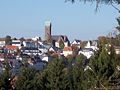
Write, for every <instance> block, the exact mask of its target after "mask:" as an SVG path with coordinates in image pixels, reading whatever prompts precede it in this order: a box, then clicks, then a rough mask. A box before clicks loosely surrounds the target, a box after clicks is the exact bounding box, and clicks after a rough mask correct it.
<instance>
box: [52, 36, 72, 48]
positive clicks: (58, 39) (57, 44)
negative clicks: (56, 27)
mask: <svg viewBox="0 0 120 90" xmlns="http://www.w3.org/2000/svg"><path fill="white" fill-rule="evenodd" d="M51 38H52V44H53V46H55V47H58V48H60V42H63V43H64V46H66V47H67V46H69V45H70V41H69V40H68V37H67V36H65V35H52V36H51Z"/></svg>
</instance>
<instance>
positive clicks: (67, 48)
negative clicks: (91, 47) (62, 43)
mask: <svg viewBox="0 0 120 90" xmlns="http://www.w3.org/2000/svg"><path fill="white" fill-rule="evenodd" d="M63 51H73V49H72V47H64V49H63Z"/></svg>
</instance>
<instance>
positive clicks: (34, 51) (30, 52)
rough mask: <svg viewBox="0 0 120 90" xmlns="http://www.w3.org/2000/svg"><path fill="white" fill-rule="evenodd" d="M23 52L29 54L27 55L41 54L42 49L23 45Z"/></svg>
mask: <svg viewBox="0 0 120 90" xmlns="http://www.w3.org/2000/svg"><path fill="white" fill-rule="evenodd" d="M21 52H22V54H27V55H37V54H38V55H41V51H40V50H39V49H38V48H34V47H22V48H21Z"/></svg>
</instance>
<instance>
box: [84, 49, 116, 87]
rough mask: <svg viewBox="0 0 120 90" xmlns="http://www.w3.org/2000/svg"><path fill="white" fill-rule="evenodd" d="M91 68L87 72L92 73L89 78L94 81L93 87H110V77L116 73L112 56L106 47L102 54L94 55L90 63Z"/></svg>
mask: <svg viewBox="0 0 120 90" xmlns="http://www.w3.org/2000/svg"><path fill="white" fill-rule="evenodd" d="M89 67H90V68H89V70H87V71H86V73H89V74H91V75H90V76H89V77H88V78H87V79H88V80H89V82H91V83H93V85H94V86H91V88H95V87H96V88H104V89H106V88H107V87H108V82H109V79H110V78H111V77H112V75H113V74H114V66H113V63H112V62H111V60H110V56H109V54H108V52H107V50H106V49H105V48H102V51H101V53H100V54H96V55H94V56H93V57H92V59H91V60H90V63H89Z"/></svg>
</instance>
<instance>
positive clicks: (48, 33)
mask: <svg viewBox="0 0 120 90" xmlns="http://www.w3.org/2000/svg"><path fill="white" fill-rule="evenodd" d="M45 40H46V41H47V42H50V41H51V22H50V21H46V22H45Z"/></svg>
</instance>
